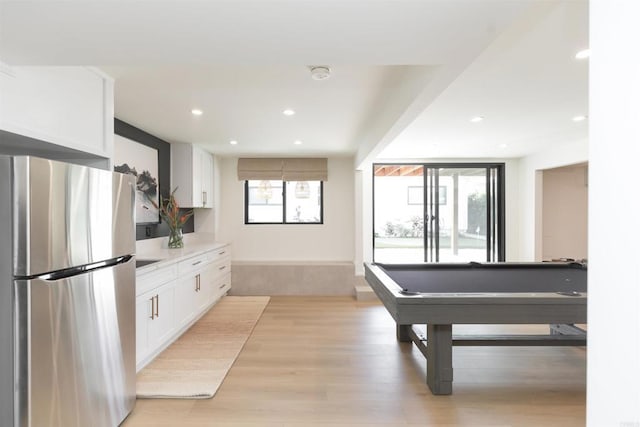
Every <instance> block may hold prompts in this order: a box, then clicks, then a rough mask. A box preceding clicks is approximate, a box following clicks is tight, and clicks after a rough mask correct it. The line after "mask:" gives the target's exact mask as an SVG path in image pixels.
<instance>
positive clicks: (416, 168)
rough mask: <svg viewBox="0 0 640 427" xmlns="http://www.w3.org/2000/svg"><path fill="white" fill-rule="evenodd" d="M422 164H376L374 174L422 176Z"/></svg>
mask: <svg viewBox="0 0 640 427" xmlns="http://www.w3.org/2000/svg"><path fill="white" fill-rule="evenodd" d="M422 171H423V165H378V166H376V167H375V169H374V175H375V176H422Z"/></svg>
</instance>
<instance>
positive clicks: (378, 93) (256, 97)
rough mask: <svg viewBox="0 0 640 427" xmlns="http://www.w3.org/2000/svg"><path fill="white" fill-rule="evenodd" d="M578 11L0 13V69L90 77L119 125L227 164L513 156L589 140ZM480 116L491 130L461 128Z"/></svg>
mask: <svg viewBox="0 0 640 427" xmlns="http://www.w3.org/2000/svg"><path fill="white" fill-rule="evenodd" d="M587 9H588V3H587V2H586V1H544V2H542V1H535V0H521V1H515V0H455V1H452V0H437V1H436V0H423V1H419V0H366V1H365V0H341V1H333V0H279V1H275V0H253V1H249V0H209V1H177V0H173V1H164V2H158V1H152V0H142V1H135V2H132V1H129V2H124V1H116V0H110V1H90V2H88V1H84V2H83V1H80V0H77V1H65V2H58V1H40V2H25V1H15V2H12V1H5V0H0V60H1V61H2V62H4V63H6V64H8V65H14V66H15V65H91V66H98V67H100V68H101V69H103V70H104V71H105V72H106V73H108V74H109V75H111V76H112V77H114V78H115V82H116V83H115V113H116V117H118V118H119V119H122V120H124V121H126V122H128V123H130V124H132V125H134V126H138V127H140V128H142V129H143V130H145V131H147V132H149V133H152V134H154V135H157V136H158V137H161V138H163V139H165V140H167V141H169V142H193V143H197V144H200V145H203V146H205V147H206V148H208V149H209V150H211V151H213V152H215V153H219V154H223V155H272V154H273V155H283V154H296V155H297V154H300V155H307V154H309V155H311V154H313V155H318V154H323V155H357V158H358V161H362V160H364V159H366V158H369V159H370V158H371V157H372V156H375V155H382V156H384V157H388V158H403V157H407V158H412V157H414V158H415V157H420V158H430V157H431V158H433V157H458V158H459V157H517V156H521V155H526V154H528V153H532V152H535V151H537V150H539V149H541V148H544V147H547V146H549V145H550V144H559V143H563V142H565V141H568V140H575V139H576V138H586V135H587V126H586V122H582V123H574V122H572V121H571V117H573V116H575V115H578V114H586V113H587V64H586V63H585V62H579V61H576V60H575V59H573V55H574V54H575V52H576V51H577V50H579V49H581V48H584V47H586V46H587V44H588V40H587V37H588V29H587V24H588V12H587ZM309 65H329V66H330V67H331V69H332V76H331V78H330V79H328V80H324V81H315V80H312V79H311V78H310V75H309V70H308V66H309ZM192 108H200V109H202V110H203V111H204V114H203V115H202V116H199V117H196V116H193V115H191V113H190V110H191V109H192ZM285 108H292V109H294V110H295V111H296V114H295V115H294V116H291V117H285V116H284V115H282V111H283V110H284V109H285ZM476 115H482V116H485V118H486V119H485V120H484V121H483V122H482V123H479V124H471V123H470V122H469V119H470V118H471V117H473V116H476ZM231 139H234V140H237V141H238V144H237V145H235V146H232V145H230V144H229V143H228V142H229V140H231ZM295 140H300V141H302V144H301V145H294V144H293V141H295ZM504 144H506V145H507V147H506V148H504Z"/></svg>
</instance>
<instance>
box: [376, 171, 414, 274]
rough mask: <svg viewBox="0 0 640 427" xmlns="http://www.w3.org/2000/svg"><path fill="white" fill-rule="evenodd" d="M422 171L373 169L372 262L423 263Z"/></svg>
mask: <svg viewBox="0 0 640 427" xmlns="http://www.w3.org/2000/svg"><path fill="white" fill-rule="evenodd" d="M423 173H424V168H423V167H422V165H376V166H375V173H374V188H375V197H374V202H375V205H374V212H375V215H374V217H375V224H374V248H373V250H374V259H375V260H376V262H388V263H409V262H422V261H424V221H423V218H424V176H423Z"/></svg>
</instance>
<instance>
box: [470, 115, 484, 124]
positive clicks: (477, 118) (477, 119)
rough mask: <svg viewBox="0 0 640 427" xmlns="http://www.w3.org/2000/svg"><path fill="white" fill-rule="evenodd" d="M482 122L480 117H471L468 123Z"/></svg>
mask: <svg viewBox="0 0 640 427" xmlns="http://www.w3.org/2000/svg"><path fill="white" fill-rule="evenodd" d="M483 120H484V117H482V116H475V117H472V118H471V120H470V122H471V123H480V122H481V121H483Z"/></svg>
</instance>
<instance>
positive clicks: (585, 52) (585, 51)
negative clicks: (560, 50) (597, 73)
mask: <svg viewBox="0 0 640 427" xmlns="http://www.w3.org/2000/svg"><path fill="white" fill-rule="evenodd" d="M589 56H591V50H590V49H583V50H581V51H580V52H578V53H576V59H587V58H588V57H589Z"/></svg>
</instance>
